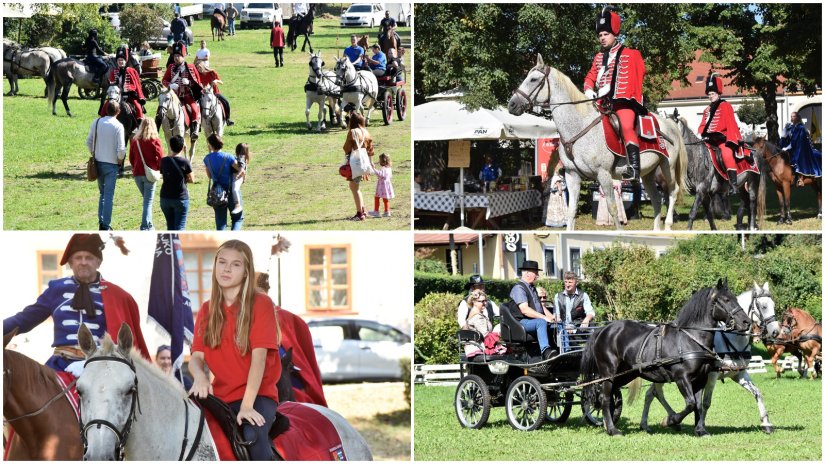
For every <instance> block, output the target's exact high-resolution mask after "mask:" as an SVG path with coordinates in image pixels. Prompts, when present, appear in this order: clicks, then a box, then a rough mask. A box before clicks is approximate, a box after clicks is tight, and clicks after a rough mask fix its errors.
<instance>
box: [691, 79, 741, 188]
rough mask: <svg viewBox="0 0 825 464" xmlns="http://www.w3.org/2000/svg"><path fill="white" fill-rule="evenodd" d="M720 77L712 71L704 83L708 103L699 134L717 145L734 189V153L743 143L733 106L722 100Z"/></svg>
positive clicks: (708, 141)
mask: <svg viewBox="0 0 825 464" xmlns="http://www.w3.org/2000/svg"><path fill="white" fill-rule="evenodd" d="M722 89H723V88H722V78H721V77H719V75H718V74H716V73H713V74H711V75H710V76H709V77H708V80H707V84H705V94H706V95H707V96H708V98H709V99H710V105H709V106H708V107H707V108H705V112H704V113H703V114H702V123H701V124H699V134H700V135H701V136H702V140H704V141H705V142H707V143H708V144H709V145H711V146H714V147H717V148H718V149H719V150H720V151H721V152H722V163H724V165H725V170H726V171H727V174H728V181H729V182H730V186H731V188H732V189H734V190H736V159H735V158H734V153H735V152H737V151H739V148H740V145H742V144H743V140H742V134H741V133H740V132H739V124H737V122H736V114H735V113H734V112H733V106H731V104H730V103H728V102H727V101H725V100H722Z"/></svg>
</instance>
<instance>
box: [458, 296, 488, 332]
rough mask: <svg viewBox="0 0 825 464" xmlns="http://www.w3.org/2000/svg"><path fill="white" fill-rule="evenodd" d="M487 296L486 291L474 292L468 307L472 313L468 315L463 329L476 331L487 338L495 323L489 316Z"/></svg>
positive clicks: (468, 299) (468, 300)
mask: <svg viewBox="0 0 825 464" xmlns="http://www.w3.org/2000/svg"><path fill="white" fill-rule="evenodd" d="M487 301H488V298H487V294H486V293H484V290H473V291H472V293H470V296H469V297H468V298H467V306H469V307H470V313H469V314H467V322H466V323H465V324H464V327H462V329H463V330H475V331H476V332H478V333H480V334H481V336H482V337H485V336H486V335H487V334H488V333H490V332H491V331H492V330H493V321H491V320H490V318H489V316H488V315H487V311H486V306H487Z"/></svg>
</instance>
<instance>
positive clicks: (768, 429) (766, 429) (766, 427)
mask: <svg viewBox="0 0 825 464" xmlns="http://www.w3.org/2000/svg"><path fill="white" fill-rule="evenodd" d="M762 431H763V432H765V433H768V434H770V433H773V427H772V426H770V425H763V426H762Z"/></svg>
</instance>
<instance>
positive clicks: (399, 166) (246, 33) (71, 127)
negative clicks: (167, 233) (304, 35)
mask: <svg viewBox="0 0 825 464" xmlns="http://www.w3.org/2000/svg"><path fill="white" fill-rule="evenodd" d="M208 29H209V21H206V20H204V21H197V22H195V25H194V27H193V31H194V34H195V42H196V43H197V42H199V41H200V39H206V40H207V47H208V48H209V49H210V50H211V52H212V58H211V60H210V62H211V64H212V67H213V69H215V70H217V71H218V72H219V73H220V76H221V78H222V80H223V81H224V82H225V84H224V85H222V86H221V91H222V92H223V93H224V94H225V95H226V96H227V98H229V100H230V102H231V103H232V119H234V120H235V121H236V125H235V126H233V127H228V128H227V129H226V132H225V137H224V138H225V145H226V147H225V148H226V151H231V152H234V147H235V145H237V144H238V143H240V142H246V143H248V144H249V145H250V147H251V151H252V161H251V163H250V169H249V176H248V178H247V181H246V183H245V184H244V186H243V196H244V203H245V205H244V206H245V216H246V220H245V223H244V228H247V229H275V228H277V229H337V230H341V229H356V230H408V229H409V227H410V169H411V168H410V166H411V144H410V140H411V139H410V116H411V111H410V112H408V117H407V119H406V120H405V121H398V120H397V119H396V120H395V121H393V124H392V125H390V126H385V125H384V123H383V121H382V119H381V113H380V111H378V110H376V111H373V114H372V124H371V125H370V127H369V130H370V133H371V134H372V137H373V140H374V146H375V150H376V155H377V154H379V153H382V152H386V153H389V154H390V155H391V157H392V160H393V186H394V188H395V193H396V198H395V199H394V200H393V201H392V202H391V207H392V211H393V216H392V217H391V218H381V219H370V220H367V221H363V222H352V221H348V220H347V218H349V217H350V216H352V215H353V213H354V209H355V208H354V204H353V201H352V196H351V194H350V192H349V189H348V187H347V183H346V182H345V181H344V179H343V178H342V177H340V176H339V175H338V166H339V165H340V164H341V162H342V160H343V150H342V149H341V147H342V146H343V144H344V140H345V138H346V133H345V132H344V131H342V130H341V129H338V128H330V129H329V130H328V131H326V132H324V133H320V134H319V133H316V132H313V131H307V130H306V125H305V123H306V119H305V116H304V109H305V94H304V90H303V86H304V83H305V82H306V80H307V75H308V71H309V67H308V66H307V63H308V61H309V60H308V54H307V53H301V52H300V49H298V50H296V51H295V52H289V51H284V59H285V61H286V67H284V68H277V69H276V68H275V67H274V59H273V57H272V52H271V49H270V48H269V46H268V44H269V30H268V29H259V30H240V29H238V31H237V35H236V36H234V37H227V40H226V41H224V42H212V37H211V34H210V32H209V30H208ZM315 31H316V32H315V34H314V35H313V36H312V41H313V46H314V47H315V48H316V50H321V53H322V57H324V58H326V66H327V68H331V67H333V66H334V59H333V58H334V57H335V56H336V55H338V54H340V51H341V50H343V48H344V47H346V46H348V45H349V35H350V34H351V33H353V32H355V33H359V34H361V33H365V32H368V31H366V30H360V29H341V28H339V27H338V22H337V19H334V20H332V19H327V20H316V22H315ZM369 32H370V35H371V36H373V37H375V36H376V34H377V29H373V30H372V31H369ZM400 33H401V35H402V36H405V37H409V35H410V30H409V28H401V29H400ZM195 48H196V47H193V48H192V49H191V51H190V57H189V59H188V61H189V62H191V61H192V59H193V57H194V49H195ZM165 60H166V56H165V55H164V57H163V62H164V63H165ZM406 62H407V63H408V65H409V63H411V56H409V57H408V58H407V60H406ZM410 68H411V66H410ZM408 79H411V75H410V74H409V73H408ZM3 85H4V93H5V92H8V90H9V87H8V83H7V81H4V84H3ZM43 87H44V86H43V81H42V80H35V79H23V80H21V81H20V95H19V96H17V97H5V96H4V97H3V136H4V137H3V158H4V163H3V169H4V171H3V177H4V189H3V193H4V199H5V201H4V216H3V218H4V227H5V229H34V230H37V229H57V230H78V229H96V228H97V202H98V190H97V184H96V183H92V182H86V181H85V179H84V175H85V171H84V169H85V162H86V159H87V158H88V150H87V149H86V146H85V140H86V135H87V134H88V131H89V127H90V125H91V123H92V121H93V120H94V118H95V114H96V111H97V108H98V102H97V101H83V100H79V99H78V98H77V90H76V89H75V88H73V89H72V93H71V98H70V100H69V106H70V107H71V109H72V113H73V114H75V117H73V118H69V117H68V116H66V113H65V111H64V110H63V109H62V105H61V104H60V102H59V101H58V112H57V114H58V116H52V115H51V111H49V110H47V103H46V100H45V98H43ZM406 90H407V92H408V95H409V96H408V99H409V106H410V109H411V108H412V83H411V82H410V83H409V84H408V85H407V86H406ZM146 110H147V112H148V114H150V115H151V116H154V114H155V112H156V110H157V100H155V101H151V102H148V103H147V105H146ZM316 115H317V107H313V109H312V111H311V114H310V120H311V121H312V122H314V121H315V118H316ZM164 145H165V143H164ZM165 148H166V147H165V146H164V149H165ZM204 155H206V144H205V140H203V137H201V139H200V140H199V141H198V144H197V153H196V157H195V159H194V160H193V167H194V168H195V173H196V183H195V185H191V186H190V188H189V189H190V190H189V191H190V197H191V206H190V212H189V218H188V221H187V229H190V230H210V229H214V226H215V223H214V215H213V212H212V208H210V207H208V206H206V203H205V197H206V186H207V183H206V176H205V174H204V169H203V161H202V160H203V156H204ZM376 158H377V156H376ZM376 161H377V159H376ZM127 164H128V163H127ZM127 169H128V168H127ZM130 177H131V176H130V174H129V173H127V176H126V177H124V178H122V179H120V180H119V181H118V183H117V190H116V192H115V207H114V212H113V215H112V226H113V227H114V228H115V229H126V230H128V229H137V228H138V227H139V225H140V210H141V202H142V200H141V198H140V196H139V193H138V190H137V188H136V187H135V184H134V181H133V180H132V179H131V178H130ZM159 188H160V187H159V186H158V188H157V189H156V195H155V201H154V209H153V216H154V218H153V220H154V223H155V225H156V227H159V228H163V227H165V220H164V219H163V214H162V213H161V211H160V206H159V201H158V197H157V192H158V191H159ZM362 192H363V193H364V198H365V203H366V206H367V208H369V209H371V208H372V203H373V201H372V200H373V196H374V193H375V182H374V180H371V181H369V182H365V183H364V184H362Z"/></svg>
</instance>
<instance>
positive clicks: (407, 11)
mask: <svg viewBox="0 0 825 464" xmlns="http://www.w3.org/2000/svg"><path fill="white" fill-rule="evenodd" d="M386 6H387V10H389V12H390V16H392V17H393V18H394V19H395V22H396V23H397V24H398V25H399V26H404V27H410V25H411V24H412V11H413V9H412V3H387V4H386Z"/></svg>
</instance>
